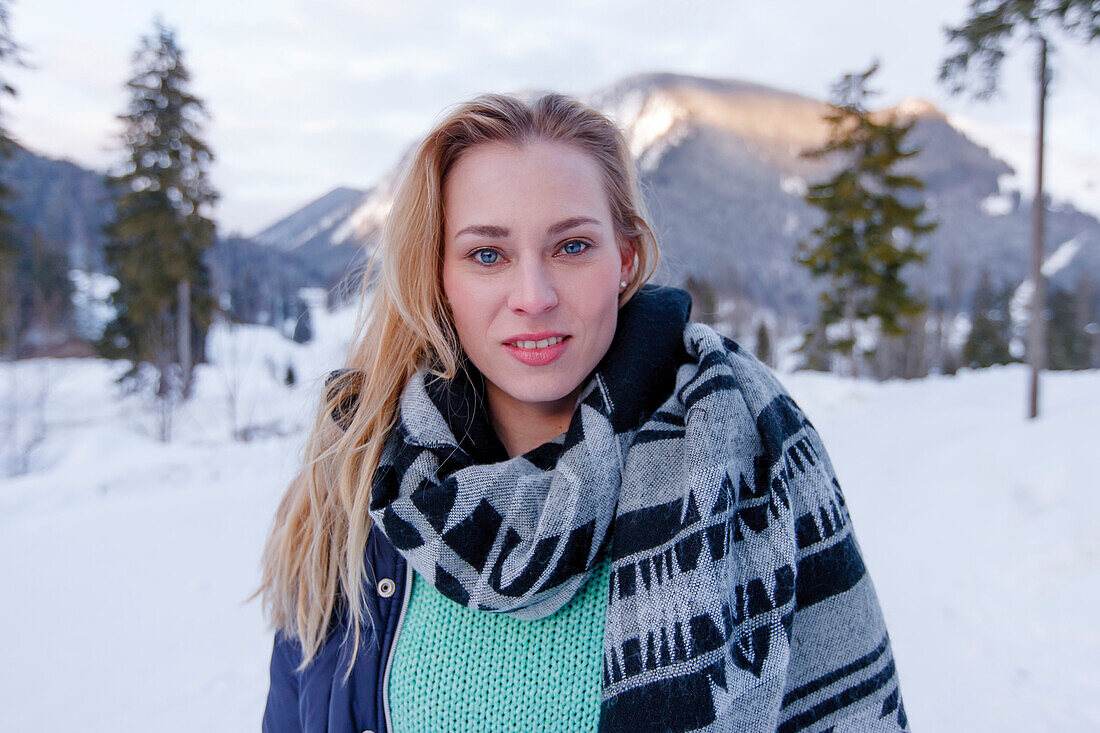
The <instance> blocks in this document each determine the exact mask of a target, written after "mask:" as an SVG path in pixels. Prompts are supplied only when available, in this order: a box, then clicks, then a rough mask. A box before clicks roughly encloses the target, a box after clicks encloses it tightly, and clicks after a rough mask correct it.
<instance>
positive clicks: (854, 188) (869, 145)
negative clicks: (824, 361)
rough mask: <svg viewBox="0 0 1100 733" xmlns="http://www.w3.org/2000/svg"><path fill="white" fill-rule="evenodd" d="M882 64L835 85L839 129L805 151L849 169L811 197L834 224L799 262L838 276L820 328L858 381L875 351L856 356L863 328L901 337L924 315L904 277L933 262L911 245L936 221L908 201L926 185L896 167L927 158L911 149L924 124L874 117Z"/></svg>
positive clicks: (801, 247) (812, 240)
mask: <svg viewBox="0 0 1100 733" xmlns="http://www.w3.org/2000/svg"><path fill="white" fill-rule="evenodd" d="M878 68H879V62H878V60H875V61H874V62H873V63H872V64H871V66H870V68H869V69H868V70H867V71H864V72H862V73H857V74H845V75H844V76H843V77H842V78H841V80H840V81H839V82H837V83H836V84H835V85H834V86H833V90H832V99H833V101H832V102H831V103H830V105H829V106H830V108H831V111H830V113H829V114H828V115H826V117H825V119H826V121H828V122H829V123H830V125H831V127H832V130H831V134H830V137H829V139H828V141H827V142H826V143H825V144H824V145H823V146H822V147H821V148H818V149H816V150H810V151H806V152H804V153H803V154H802V155H803V157H806V158H823V157H826V156H834V155H838V154H839V155H840V156H842V157H843V159H844V163H845V164H844V166H843V167H842V168H841V169H840V170H839V171H838V172H837V173H836V174H835V175H834V176H833V177H832V178H830V179H828V180H826V181H823V182H821V183H818V184H816V185H813V186H810V187H808V190H807V193H806V196H805V199H806V201H807V202H808V203H809V204H811V205H812V206H815V207H817V208H819V209H821V210H822V211H823V212H824V214H825V220H824V222H823V223H822V224H821V225H820V226H818V227H817V228H816V229H814V230H813V231H812V232H811V234H810V237H809V239H807V240H803V241H801V242H799V244H798V253H797V260H798V262H799V263H800V264H802V265H804V266H806V267H807V268H809V270H810V272H811V274H812V275H813V276H815V277H826V278H828V280H829V287H828V288H827V289H826V290H825V291H824V292H822V294H821V308H820V313H819V323H818V327H817V329H815V330H816V331H820V333H817V337H819V338H824V341H825V343H824V346H825V348H826V349H827V350H829V351H836V352H839V353H840V354H843V355H844V356H845V357H846V360H847V361H848V363H849V365H850V369H849V372H850V374H851V375H852V376H858V375H859V362H860V360H861V358H862V357H865V356H869V355H871V354H873V350H872V351H869V352H867V353H856V328H857V324H858V323H860V322H866V323H869V324H870V323H872V322H873V323H874V325H875V326H876V327H877V329H878V330H879V332H880V335H885V336H901V335H902V334H903V333H904V328H903V326H902V324H900V323H899V319H902V318H905V317H907V316H914V315H916V314H918V313H920V312H921V311H922V310H923V308H924V305H923V304H922V303H920V302H918V301H917V300H916V299H914V298H913V297H912V296H911V295H910V294H909V292H908V290H907V288H906V284H905V282H904V281H903V280H902V279H901V276H900V271H901V269H902V268H903V267H905V265H907V264H908V263H910V262H920V261H923V260H924V259H925V256H926V255H925V253H923V252H920V251H917V250H916V249H915V248H913V247H912V240H914V239H915V238H916V237H918V236H920V235H922V234H925V233H927V232H930V231H932V230H933V229H934V228H935V227H936V225H937V224H936V223H935V222H922V221H919V219H920V217H921V216H922V215H923V214H924V213H925V205H924V204H923V203H919V204H914V205H907V204H906V203H904V202H903V201H902V200H901V198H899V197H900V196H901V195H903V194H905V193H906V192H908V191H909V190H912V189H922V188H924V184H923V183H922V182H921V181H920V180H919V179H917V178H915V177H913V176H911V175H900V174H898V173H896V172H894V171H893V168H894V166H895V164H897V163H898V162H900V161H902V160H904V159H906V158H910V157H912V156H914V155H916V154H917V153H918V152H919V150H917V149H910V150H905V149H903V146H904V145H905V137H906V135H907V134H908V133H909V131H910V129H911V128H912V126H913V124H914V123H915V120H911V121H909V122H908V123H904V124H902V123H899V122H898V121H897V119H896V116H891V117H890V118H889V119H886V120H885V121H883V122H876V121H874V119H872V115H871V113H870V111H869V110H868V109H867V107H866V102H867V100H868V98H869V97H870V96H872V95H874V94H877V92H875V91H872V90H870V89H868V88H867V83H868V80H869V79H870V78H871V76H872V75H874V74H875V72H876V71H877V70H878ZM904 240H908V241H904ZM899 244H900V245H901V246H899ZM906 245H908V246H906ZM834 323H842V324H843V325H844V329H843V330H844V335H843V336H841V337H834V335H833V334H832V333H830V330H835V329H828V326H829V325H832V324H834ZM813 338H814V333H813V332H807V333H806V334H805V335H804V339H803V343H802V345H801V347H800V348H799V349H798V351H799V352H802V353H806V351H807V350H808V349H809V348H810V343H811V340H812V339H813Z"/></svg>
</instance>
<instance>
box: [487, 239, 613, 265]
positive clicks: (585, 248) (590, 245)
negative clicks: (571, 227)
mask: <svg viewBox="0 0 1100 733" xmlns="http://www.w3.org/2000/svg"><path fill="white" fill-rule="evenodd" d="M574 242H580V243H581V244H583V245H584V249H582V250H581V251H580V252H574V253H572V254H571V255H569V256H570V257H579V256H580V255H582V254H584V253H585V252H587V251H588V250H589V249H591V248H592V243H591V242H589V241H587V240H585V239H569V240H566V241H565V242H562V248H565V247H566V246H567V245H570V244H573V243H574ZM479 252H496V253H497V254H499V252H497V250H495V249H493V248H492V247H479V248H478V249H475V250H474V251H473V252H471V253H470V255H469V257H470V259H472V260H473V261H474V262H476V263H478V264H479V265H484V266H486V267H490V266H492V265H495V264H497V263H496V262H482V261H481V260H480V259H478V253H479Z"/></svg>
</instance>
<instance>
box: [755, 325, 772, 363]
mask: <svg viewBox="0 0 1100 733" xmlns="http://www.w3.org/2000/svg"><path fill="white" fill-rule="evenodd" d="M754 353H755V354H756V358H757V359H759V360H760V361H762V362H764V363H765V364H767V365H768V366H773V363H772V339H771V336H770V335H769V334H768V324H767V323H766V322H765V321H764V319H762V318H761V319H760V326H759V327H757V329H756V349H755V350H754Z"/></svg>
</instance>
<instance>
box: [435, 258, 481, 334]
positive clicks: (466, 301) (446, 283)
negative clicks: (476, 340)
mask: <svg viewBox="0 0 1100 733" xmlns="http://www.w3.org/2000/svg"><path fill="white" fill-rule="evenodd" d="M443 294H444V297H446V298H447V302H448V304H449V305H450V308H451V315H452V316H453V317H454V322H455V329H456V330H457V331H458V333H459V335H460V336H463V335H465V334H470V333H475V332H476V331H478V330H479V329H482V328H484V326H485V325H487V318H488V316H487V308H486V305H485V302H484V300H485V295H484V293H483V292H482V290H481V289H479V288H477V287H474V286H472V285H471V284H470V283H468V282H466V281H464V279H463V278H461V277H456V276H455V275H454V274H452V273H448V272H447V271H446V270H444V273H443Z"/></svg>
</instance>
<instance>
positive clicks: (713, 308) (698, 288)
mask: <svg viewBox="0 0 1100 733" xmlns="http://www.w3.org/2000/svg"><path fill="white" fill-rule="evenodd" d="M683 288H684V290H686V291H688V293H689V294H690V295H691V311H692V317H693V318H694V320H696V321H698V322H699V323H706V324H708V325H713V324H714V322H715V318H716V317H717V315H718V299H717V298H716V297H715V295H714V288H713V287H711V284H710V283H709V282H707V281H706V280H697V279H696V278H695V277H694V276H692V275H688V276H687V279H686V280H685V281H684V285H683Z"/></svg>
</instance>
